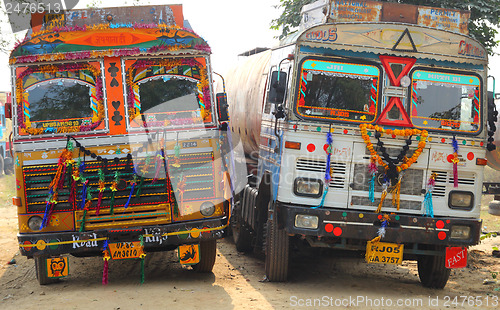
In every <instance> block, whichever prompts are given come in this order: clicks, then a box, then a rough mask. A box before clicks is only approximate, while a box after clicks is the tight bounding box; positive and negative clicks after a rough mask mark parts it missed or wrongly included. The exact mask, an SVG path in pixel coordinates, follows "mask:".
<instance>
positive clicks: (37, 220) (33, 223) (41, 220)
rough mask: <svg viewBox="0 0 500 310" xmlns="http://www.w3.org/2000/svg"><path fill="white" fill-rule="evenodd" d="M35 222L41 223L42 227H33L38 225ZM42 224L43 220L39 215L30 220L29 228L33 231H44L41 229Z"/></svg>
mask: <svg viewBox="0 0 500 310" xmlns="http://www.w3.org/2000/svg"><path fill="white" fill-rule="evenodd" d="M35 221H36V222H39V223H40V225H38V226H36V227H34V226H33V225H36V223H35ZM42 223H43V218H42V217H40V216H38V215H34V216H32V217H30V218H29V219H28V228H29V229H31V230H32V231H40V230H42V228H41V227H42Z"/></svg>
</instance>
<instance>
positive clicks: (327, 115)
mask: <svg viewBox="0 0 500 310" xmlns="http://www.w3.org/2000/svg"><path fill="white" fill-rule="evenodd" d="M379 75H380V70H379V69H378V68H377V67H375V66H371V65H365V64H353V63H341V62H330V61H323V60H314V59H308V60H305V61H304V62H303V63H302V68H301V72H300V79H299V87H298V92H297V98H298V99H297V110H296V112H297V113H298V115H299V116H301V117H303V118H312V119H325V120H342V121H351V122H372V121H373V120H375V117H376V113H377V105H378V96H379V91H378V89H379V80H380V79H379Z"/></svg>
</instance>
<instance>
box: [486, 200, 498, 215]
mask: <svg viewBox="0 0 500 310" xmlns="http://www.w3.org/2000/svg"><path fill="white" fill-rule="evenodd" d="M488 213H489V214H491V215H500V201H498V200H493V201H491V202H490V204H489V206H488Z"/></svg>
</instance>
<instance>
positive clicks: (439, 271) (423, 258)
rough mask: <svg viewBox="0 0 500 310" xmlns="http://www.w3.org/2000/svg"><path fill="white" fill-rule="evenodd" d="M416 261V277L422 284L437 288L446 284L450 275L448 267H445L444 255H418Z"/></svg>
mask: <svg viewBox="0 0 500 310" xmlns="http://www.w3.org/2000/svg"><path fill="white" fill-rule="evenodd" d="M443 251H444V249H443ZM417 261H418V277H419V278H420V282H421V283H422V285H423V286H425V287H428V288H437V289H442V288H444V287H445V286H446V283H447V282H448V278H449V277H450V269H448V268H446V267H445V256H444V255H443V256H436V255H419V256H418V258H417Z"/></svg>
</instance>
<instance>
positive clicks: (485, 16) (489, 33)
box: [271, 0, 500, 54]
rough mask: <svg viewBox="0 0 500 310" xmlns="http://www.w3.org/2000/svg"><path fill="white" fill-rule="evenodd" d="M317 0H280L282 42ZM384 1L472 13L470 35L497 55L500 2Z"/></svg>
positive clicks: (276, 23)
mask: <svg viewBox="0 0 500 310" xmlns="http://www.w3.org/2000/svg"><path fill="white" fill-rule="evenodd" d="M314 1H316V0H280V2H281V4H280V5H279V6H278V7H279V8H283V12H282V13H281V16H280V17H279V18H277V19H274V20H273V21H272V22H271V28H272V29H275V30H280V29H281V30H282V32H281V35H280V36H279V38H280V39H282V38H283V37H285V36H287V35H288V34H290V33H292V32H294V30H293V29H294V28H295V27H297V26H298V25H299V24H300V11H301V9H302V7H303V6H304V5H306V4H309V3H312V2H314ZM378 1H380V2H399V3H406V4H414V5H424V6H433V7H441V8H449V9H459V10H468V11H470V12H471V16H470V21H469V34H470V36H471V37H473V38H475V39H476V40H478V41H479V42H481V44H482V45H483V46H484V47H485V48H486V49H487V50H488V52H489V53H490V54H493V48H495V47H496V46H498V41H495V35H496V34H497V30H496V29H495V27H496V26H499V24H500V0H378Z"/></svg>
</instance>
